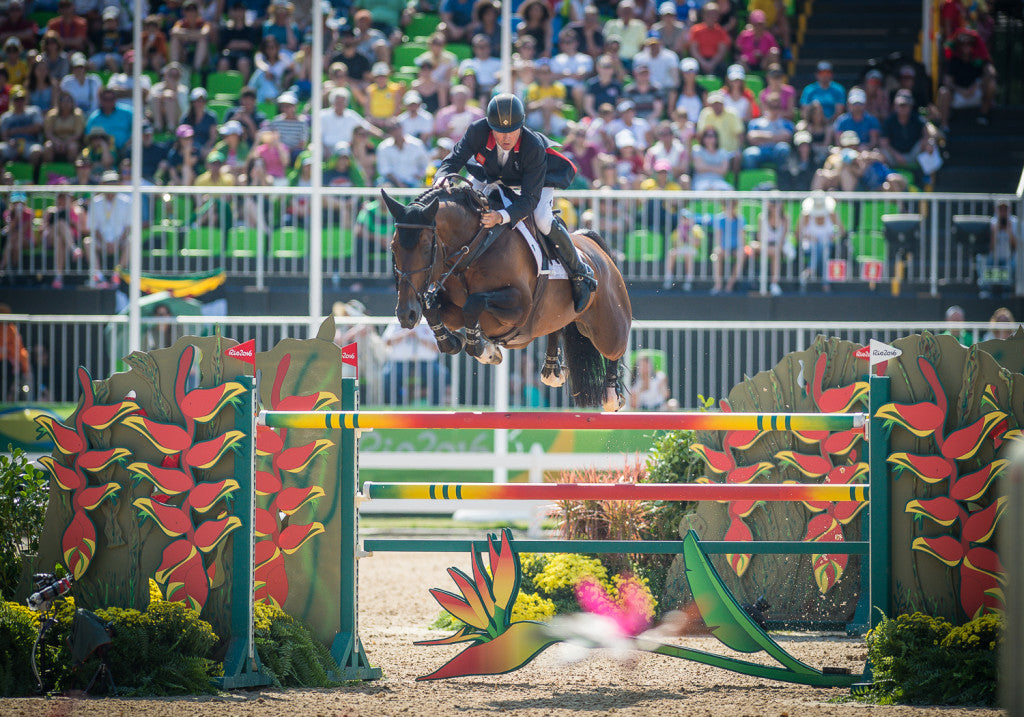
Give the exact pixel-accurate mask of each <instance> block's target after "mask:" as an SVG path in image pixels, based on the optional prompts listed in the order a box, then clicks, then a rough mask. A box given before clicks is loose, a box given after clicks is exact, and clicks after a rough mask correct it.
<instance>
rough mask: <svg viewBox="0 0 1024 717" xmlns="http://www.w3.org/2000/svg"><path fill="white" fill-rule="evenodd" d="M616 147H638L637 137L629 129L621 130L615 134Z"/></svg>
mask: <svg viewBox="0 0 1024 717" xmlns="http://www.w3.org/2000/svg"><path fill="white" fill-rule="evenodd" d="M615 146H616V147H618V148H619V149H622V148H623V147H636V137H634V136H633V133H632V132H630V131H629V130H628V129H620V130H619V131H618V132H616V134H615Z"/></svg>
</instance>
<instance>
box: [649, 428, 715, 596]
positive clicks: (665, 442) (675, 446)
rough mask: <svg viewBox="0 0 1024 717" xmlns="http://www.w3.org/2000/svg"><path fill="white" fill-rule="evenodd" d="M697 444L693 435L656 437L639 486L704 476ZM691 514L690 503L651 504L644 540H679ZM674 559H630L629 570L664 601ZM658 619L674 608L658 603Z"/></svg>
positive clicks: (692, 480) (655, 556) (679, 433)
mask: <svg viewBox="0 0 1024 717" xmlns="http://www.w3.org/2000/svg"><path fill="white" fill-rule="evenodd" d="M695 440H696V434H695V433H694V432H693V431H669V432H667V433H662V434H659V435H657V436H656V437H655V439H654V445H653V446H651V452H650V455H649V456H648V458H647V471H646V475H644V477H643V478H642V479H641V482H642V483H695V482H696V481H697V479H698V478H700V477H701V476H703V475H704V461H703V459H702V458H701V457H700V455H699V454H698V453H697V452H695V451H694V450H693V448H692V446H693V444H694V442H695ZM691 510H693V503H692V502H690V501H678V500H658V501H654V503H653V504H652V509H651V511H650V515H649V517H648V519H647V524H646V526H645V529H644V531H643V536H642V537H643V539H644V540H679V539H680V537H681V536H680V535H679V526H680V524H681V523H682V522H683V516H685V515H686V514H687V513H688V512H690V511H691ZM674 559H675V556H674V555H658V554H654V553H650V554H640V555H634V556H632V561H631V566H632V569H633V572H634V573H636V575H637V576H639V577H642V578H644V579H645V580H646V581H647V582H648V585H649V586H650V588H651V592H652V593H653V594H654V595H658V596H661V597H664V588H665V580H666V577H667V575H668V570H669V567H670V566H671V565H672V561H673V560H674ZM659 602H660V603H661V608H660V610H659V615H660V614H661V613H662V612H664V611H666V610H671V609H673V608H674V607H676V606H675V605H671V604H668V603H667V602H666V601H664V600H660V601H659Z"/></svg>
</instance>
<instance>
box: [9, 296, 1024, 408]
mask: <svg viewBox="0 0 1024 717" xmlns="http://www.w3.org/2000/svg"><path fill="white" fill-rule="evenodd" d="M3 318H4V321H3V322H0V328H3V329H5V330H3V331H2V332H0V336H2V337H3V338H2V339H0V341H2V342H3V345H2V346H0V348H2V349H3V355H4V356H11V355H13V351H11V349H12V348H13V346H11V345H10V344H8V341H11V339H10V338H9V337H10V336H11V331H10V330H7V329H8V326H11V327H14V328H16V329H17V333H18V336H19V337H20V340H21V342H22V343H23V345H24V346H25V348H26V351H27V352H28V353H29V356H30V371H29V373H25V372H24V371H23V370H22V368H21V367H20V365H18V364H17V362H15V363H11V362H10V361H8V362H5V364H6V365H7V369H6V370H5V372H4V375H3V376H2V378H0V381H2V383H0V390H2V394H0V396H2V400H6V401H14V400H40V401H77V400H78V397H79V395H80V386H79V385H78V381H77V379H76V376H75V371H76V368H77V367H78V366H84V367H85V368H86V369H88V371H89V373H90V374H91V375H92V377H94V378H104V377H107V376H109V375H110V374H111V373H113V372H114V371H117V370H124V366H123V364H122V363H121V362H120V359H121V357H122V356H124V355H125V354H126V353H127V345H128V339H127V335H128V317H127V316H64V315H52V316H40V315H28V314H11V315H7V316H4V317H3ZM320 321H321V319H319V318H317V319H316V320H315V321H311V320H310V319H308V318H305V317H251V316H246V317H228V316H221V317H204V316H179V317H171V318H155V317H150V318H144V319H143V326H142V333H143V347H144V348H147V349H149V348H160V347H163V346H166V345H169V343H170V342H172V341H173V340H174V339H175V338H176V337H177V336H180V335H186V334H187V335H209V334H211V333H213V332H214V331H219V332H220V333H221V335H223V336H226V337H229V338H233V339H236V340H238V341H246V340H248V339H253V338H254V339H255V340H256V347H257V350H260V351H264V350H269V349H270V348H272V347H273V346H274V345H275V344H276V343H277V342H278V341H280V340H281V339H284V338H309V337H311V336H313V335H315V334H316V331H317V329H318V328H319V324H320ZM346 321H351V322H352V323H353V324H369V325H371V326H373V327H374V328H375V329H376V330H378V331H379V330H380V329H381V328H382V327H383V326H385V325H387V324H388V323H390V322H391V321H392V319H390V318H388V317H365V318H360V319H346ZM5 324H6V326H5ZM957 326H959V327H962V328H967V329H970V330H973V331H974V332H975V333H976V336H977V337H978V338H980V337H981V335H982V334H983V333H984V332H985V331H986V330H988V329H990V328H991V326H990V325H989V324H985V323H969V324H961V325H956V324H945V323H911V322H873V323H870V322H862V323H831V322H710V321H634V322H633V330H632V335H631V347H630V351H629V352H628V353H627V355H626V361H625V364H626V366H625V369H626V377H625V381H626V383H627V385H628V383H629V380H630V379H629V370H630V369H631V367H632V365H633V363H634V362H635V358H636V356H637V355H638V354H637V352H641V351H642V352H644V353H646V354H647V355H650V356H651V357H652V359H653V362H654V364H655V368H657V369H660V370H663V371H664V372H665V374H666V376H667V378H668V384H669V390H670V392H671V395H672V398H673V399H675V401H676V402H678V404H679V406H680V407H681V408H684V409H685V408H689V409H694V408H696V407H698V396H704V397H713V398H716V399H717V398H722V397H724V396H726V395H728V392H729V390H730V389H732V387H733V386H735V385H736V384H737V383H739V382H740V381H742V380H743V377H744V376H753V375H754V374H756V373H757V372H759V371H764V370H767V369H770V368H772V367H773V366H774V365H775V364H776V363H777V362H778V361H779V360H780V359H781V358H782V357H783V356H785V355H786V354H787V353H790V352H792V351H797V350H802V349H805V348H807V347H809V346H810V345H811V344H812V343H813V342H814V340H815V338H816V337H817V336H819V335H824V336H828V337H837V338H840V339H845V340H849V341H853V342H856V343H858V344H866V343H867V342H868V339H870V338H874V339H878V340H880V341H885V342H891V341H893V340H895V339H897V338H900V337H902V336H906V335H909V334H912V333H916V332H919V331H922V330H925V329H927V330H930V331H933V332H941V331H943V330H945V329H948V328H951V327H957ZM1008 328H1012V327H1008ZM543 351H544V346H543V342H536V343H535V344H533V345H531V346H530V347H528V348H527V349H526V350H523V351H513V352H506V360H505V362H504V363H502V364H501V365H500V366H496V367H495V366H482V365H480V364H478V363H477V362H476V361H475V360H473V359H469V358H468V357H466V356H465V355H460V356H455V357H450V356H443V357H440V358H439V361H438V366H437V369H436V370H435V369H434V368H433V367H432V366H428V367H418V366H408V365H403V366H401V367H399V366H398V365H388V364H387V363H386V362H385V364H384V366H382V367H381V370H378V371H373V372H365V373H364V374H363V377H364V379H365V380H366V383H365V385H364V398H363V402H364V404H366V405H388V406H407V405H417V404H419V405H422V404H428V405H429V404H440V405H452V406H494V407H501V408H504V407H505V406H508V407H513V408H516V407H537V408H543V407H551V408H566V407H569V405H570V404H569V400H568V392H567V391H566V390H565V389H551V388H548V387H546V386H543V385H541V383H540V380H539V367H540V366H542V365H543V358H544V354H543Z"/></svg>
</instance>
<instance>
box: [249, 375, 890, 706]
mask: <svg viewBox="0 0 1024 717" xmlns="http://www.w3.org/2000/svg"><path fill="white" fill-rule="evenodd" d="M343 382H344V383H345V384H346V386H345V390H344V391H343V396H342V406H343V407H344V408H346V409H350V410H344V411H321V412H286V411H262V412H260V413H258V414H257V416H256V424H257V425H265V426H270V427H287V428H302V429H326V430H338V431H340V433H341V440H340V447H341V451H342V461H341V471H342V475H340V476H339V479H340V480H341V481H343V483H342V485H347V486H350V487H351V490H343V491H339V495H340V496H341V498H340V499H339V505H337V506H335V509H336V510H337V511H339V513H340V515H343V516H348V517H349V520H348V521H347V524H348V525H350V526H351V529H346V530H345V531H344V533H343V536H342V541H341V545H340V546H339V555H340V561H341V566H342V567H341V576H342V579H341V585H340V588H341V593H342V601H341V612H342V614H341V629H340V631H339V633H338V635H337V638H336V639H335V642H334V645H333V646H332V650H331V652H332V655H333V656H334V657H335V659H336V661H337V664H338V671H337V672H336V673H335V677H336V678H337V679H373V678H375V677H379V676H380V671H379V669H376V668H373V667H371V666H370V664H369V661H368V659H367V657H366V655H365V652H364V651H363V647H362V644H361V641H360V639H359V632H358V580H357V578H358V567H357V565H358V559H360V558H364V557H369V556H371V555H372V554H373V552H375V551H379V552H388V551H392V552H399V551H414V552H415V551H420V552H427V551H429V552H460V551H464V550H470V551H472V552H473V553H476V554H486V553H487V551H488V550H490V553H491V558H492V562H493V560H494V557H495V548H494V544H493V542H492V541H493V537H492V538H491V539H486V540H414V539H401V540H391V539H388V540H383V539H381V540H369V539H368V540H366V541H365V542H364V543H363V544H362V545H360V543H359V527H358V521H359V511H358V504H359V502H361V501H364V500H382V499H388V498H405V499H410V498H411V499H422V500H431V499H445V498H447V499H452V498H455V499H460V498H461V499H470V498H472V499H485V500H538V499H540V500H552V501H557V500H599V499H615V500H772V501H801V500H823V501H851V500H855V501H868V497H869V496H870V498H871V501H870V502H869V504H868V506H867V508H866V510H867V514H868V517H867V520H866V523H865V525H866V527H865V528H864V529H863V530H862V533H863V534H864V535H865V538H866V539H865V540H862V541H849V542H844V543H829V544H828V546H829V548H828V552H829V553H836V554H856V555H864V556H867V569H866V570H865V569H862V570H861V575H862V580H863V582H864V584H863V588H862V590H861V597H860V600H859V603H858V606H857V609H856V613H855V615H854V620H853V622H852V623H851V625H850V626H848V631H850V632H854V631H857V632H861V631H863V630H865V629H867V628H868V627H869V626H872V625H873V624H874V623H875V622H876V621H877V619H878V610H876V608H878V609H880V610H881V611H883V612H884V613H886V614H888V613H889V612H890V610H889V595H890V574H891V569H890V558H889V554H888V553H889V546H888V542H887V540H886V536H888V535H889V528H888V526H889V503H890V500H889V493H888V490H889V486H888V485H887V475H888V473H887V470H886V457H887V449H888V445H887V432H886V428H885V426H884V420H883V419H882V418H878V417H875V412H876V410H877V408H878V407H879V406H882V405H884V404H885V403H887V402H888V401H889V393H890V392H889V379H888V378H886V377H878V376H871V377H870V378H869V384H870V392H869V412H868V414H867V417H865V415H864V414H853V413H851V414H743V413H732V414H730V413H696V414H694V413H618V414H609V413H568V412H515V413H494V412H470V411H467V412H408V413H389V412H381V411H376V412H375V411H363V412H360V411H357V410H351V409H354V408H355V406H356V405H357V397H356V389H355V386H354V383H355V382H354V380H352V379H344V380H343ZM467 427H473V428H532V429H549V428H550V429H565V428H573V429H617V430H627V429H630V430H659V429H660V430H678V429H688V430H704V431H710V430H760V431H784V430H822V431H837V430H850V429H861V430H863V431H864V433H865V439H866V443H867V457H868V465H869V483H868V485H866V486H865V485H823V484H818V485H807V484H739V485H723V484H639V485H638V484H633V485H608V484H605V485H599V484H587V485H580V484H564V483H561V484H559V483H555V484H504V485H495V484H458V483H437V484H429V483H424V484H409V483H397V484H392V483H376V484H374V483H367V484H366V485H365V486H364V491H363V492H362V493H360V492H359V481H358V452H357V440H358V433H359V431H361V430H367V429H377V428H379V429H387V428H467ZM254 432H255V427H254V428H253V433H252V434H250V435H254ZM248 443H249V450H250V451H251V452H252V455H251V456H250V459H252V456H253V455H254V450H255V449H254V444H255V441H252V440H250V441H248ZM250 465H251V461H250ZM250 534H251V528H250ZM872 536H878V537H879V538H881V539H880V540H872ZM506 540H507V538H506ZM239 542H241V541H239ZM514 544H515V549H517V550H522V551H524V552H576V553H612V552H618V553H621V552H629V553H685V554H686V555H687V557H688V558H693V559H694V560H695V561H698V560H700V559H701V558H703V559H704V560H705V561H706V556H705V554H706V553H730V552H735V550H736V545H737V543H735V542H731V541H706V542H705V541H698V540H696V536H695V535H692V534H691V536H690V537H689V538H688V539H687V540H682V541H565V540H516V541H514ZM688 544H689V547H688ZM694 544H696V545H698V546H699V547H698V548H697V550H696V552H693V545H694ZM742 545H743V550H744V552H750V553H779V554H811V553H815V552H821V550H822V543H803V542H797V541H747V542H743V543H742ZM235 557H236V560H237V559H239V557H240V556H239V553H238V552H236V553H235ZM243 559H244V558H243ZM248 560H249V561H250V562H249V564H250V565H251V564H252V563H251V560H252V558H251V544H250V556H249V558H248ZM687 564H688V565H689V560H688V563H687ZM707 565H708V566H709V569H710V571H711V572H714V568H713V567H710V563H707ZM493 567H494V566H493V565H492V568H493ZM715 575H716V577H717V574H715ZM517 585H518V582H517ZM723 590H724V595H723V594H722V592H721V591H723ZM718 594H719V597H720V598H721V599H722V600H723V601H726V602H727V601H730V600H731V601H732V603H733V605H734V606H735V607H737V608H738V603H736V602H735V598H734V597H733V596H732V594H731V593H730V592H729V591H728V588H726V587H725V585H724V584H720V587H719V588H718ZM236 605H237V603H236ZM240 607H242V608H243V610H244V612H243V613H242V614H244V615H247V616H251V614H252V612H251V610H252V592H251V590H250V591H249V592H248V605H247V606H240ZM509 612H510V611H509ZM507 619H508V618H507V617H506V621H507ZM516 624H517V625H518V624H520V623H516ZM506 627H507V625H506ZM758 630H759V628H758ZM718 636H719V639H721V640H722V641H723V642H725V644H727V645H729V644H730V643H729V642H728V641H726V640H725V639H724V638H722V637H721V635H718ZM761 637H763V638H764V640H767V642H768V643H770V644H771V645H774V650H773V648H771V647H770V646H769V647H765V646H764V645H762V646H761V647H757V648H755V649H764V650H766V651H767V652H768V653H769V654H770V655H771V656H773V657H775V658H776V659H777V660H779V661H780V662H782V664H783V665H784V668H775V667H772V668H767V667H765V666H763V665H756V664H755V663H750V662H745V661H737V660H735V659H734V658H726V657H723V656H718V655H714V654H711V653H702V652H700V651H694V650H689V649H688V648H679V647H677V646H662V647H663V648H664V649H657V650H652V651H655V652H660V653H661V654H666V655H671V656H675V657H684V658H686V659H695V660H698V661H700V662H703V663H705V664H710V665H714V666H717V667H722V668H724V669H728V670H733V671H737V672H742V673H744V674H752V675H756V676H762V677H769V678H771V679H778V680H783V681H789V682H798V683H802V684H811V685H818V686H848V685H852V684H854V683H855V682H856V681H858V680H859V679H862V676H860V675H849V674H835V673H832V672H829V671H828V669H826V670H824V671H819V670H816V669H814V668H811V667H809V666H807V665H803V663H800V662H799V661H798V660H796V659H795V658H793V657H792V656H790V655H788V653H786V652H785V650H784V649H783V648H781V647H780V646H778V645H777V644H776V643H774V641H773V640H772V638H771V637H769V636H768V635H767V634H766V633H762V634H761ZM760 639H761V638H760V637H757V636H756V635H755V642H758V644H761V642H759V641H760ZM545 646H546V645H545ZM730 646H731V645H730ZM541 649H543V647H542V648H541ZM746 651H754V649H751V650H746ZM779 651H781V656H780V654H779ZM538 652H539V650H538ZM531 658H532V655H531V656H530V657H528V658H527V660H526V661H528V660H529V659H531ZM522 664H525V662H524V663H522ZM518 666H519V665H517V667H518ZM510 669H515V667H513V668H510ZM505 671H507V670H505ZM439 672H440V671H439ZM465 674H482V673H465ZM439 676H448V675H439V674H438V673H434V675H432V676H427V678H428V679H433V678H436V677H439ZM451 676H454V675H451ZM867 676H868V675H867V673H865V675H864V676H863V677H867Z"/></svg>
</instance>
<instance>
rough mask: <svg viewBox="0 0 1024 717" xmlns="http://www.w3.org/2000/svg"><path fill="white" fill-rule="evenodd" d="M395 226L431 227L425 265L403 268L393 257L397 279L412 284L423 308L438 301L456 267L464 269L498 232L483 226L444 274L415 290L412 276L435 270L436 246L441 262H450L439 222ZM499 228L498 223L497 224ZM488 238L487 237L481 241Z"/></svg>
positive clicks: (396, 225) (490, 242)
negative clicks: (422, 288)
mask: <svg viewBox="0 0 1024 717" xmlns="http://www.w3.org/2000/svg"><path fill="white" fill-rule="evenodd" d="M395 228H396V229H420V230H423V229H429V230H430V232H431V234H430V262H429V263H427V264H426V266H421V267H420V268H418V269H413V270H411V271H402V270H400V269H399V268H398V266H397V265H396V264H395V263H394V257H392V266H391V268H392V271H393V272H394V274H395V280H396V282H397V283H398V284H399V285H401V283H402V282H405V283H407V284H409V286H410V288H412V289H413V292H414V293H415V294H416V299H417V301H419V303H420V305H421V306H422V307H423V308H424V309H430V308H432V307H433V306H435V305H436V303H437V295H438V294H439V293H440V292H441V288H442V287H443V286H444V284H445V282H446V281H448V279H449V277H451V275H452V274H454V273H455V272H456V271H459V272H461V271H463V270H465V269H466V268H467V267H468V266H469V265H470V264H471V263H472V262H473V260H475V259H476V258H477V257H478V256H480V255H481V254H483V253H484V252H485V251H486V250H487V249H488V248H489V247H490V245H491V244H492V243H493V242H494V239H495V238H496V237H497V234H498V232H488V227H484V226H481V227H480V228H479V229H478V230H477V232H476V234H474V235H473V238H472V239H470V240H469V242H468V243H467V244H465V245H464V246H463V247H462V248H461V249H459V250H458V251H457V252H455V254H454V255H453V258H454V261H453V262H452V263H451V266H449V267H448V269H447V271H445V272H444V273H443V274H441V275H440V276H439V277H438V278H436V279H433V280H431V281H430V283H429V284H428V285H427V287H426V289H424V290H423V292H422V293H421V292H418V291H416V287H415V286H413V283H412V277H413V276H415V275H416V274H419V273H422V272H432V271H433V270H434V268H435V265H436V264H437V247H438V244H440V245H441V253H442V259H441V264H442V266H445V265H447V264H448V262H449V260H450V259H449V257H448V255H447V252H446V251H445V249H444V244H443V242H439V241H438V239H437V224H436V223H433V224H419V223H412V222H395ZM494 228H495V229H498V228H499V227H494ZM482 238H485V241H480V240H481V239H482Z"/></svg>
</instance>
